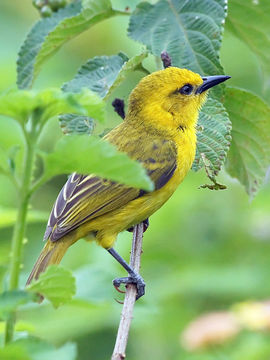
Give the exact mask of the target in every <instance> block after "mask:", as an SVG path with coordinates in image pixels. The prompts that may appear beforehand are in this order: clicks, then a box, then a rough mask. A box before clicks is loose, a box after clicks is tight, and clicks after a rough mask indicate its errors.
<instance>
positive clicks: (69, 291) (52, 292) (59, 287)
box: [27, 265, 76, 307]
mask: <svg viewBox="0 0 270 360" xmlns="http://www.w3.org/2000/svg"><path fill="white" fill-rule="evenodd" d="M27 291H30V292H34V293H38V294H41V295H43V296H44V297H45V298H46V299H48V300H50V302H51V303H52V304H53V306H55V307H57V306H59V305H61V304H64V303H66V302H68V301H70V300H71V298H72V296H73V295H74V294H75V291H76V289H75V279H74V277H73V276H72V273H71V271H69V270H66V269H64V268H63V267H60V266H56V265H51V266H49V267H48V268H47V270H46V271H45V272H44V273H42V274H41V275H40V276H39V278H38V279H37V280H35V281H33V282H32V283H31V284H30V285H29V286H28V287H27Z"/></svg>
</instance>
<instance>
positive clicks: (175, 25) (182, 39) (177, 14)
mask: <svg viewBox="0 0 270 360" xmlns="http://www.w3.org/2000/svg"><path fill="white" fill-rule="evenodd" d="M225 16H226V10H225V7H224V0H190V1H178V0H161V1H159V2H157V3H156V4H154V5H151V4H149V3H147V2H143V3H141V4H139V5H138V6H137V9H136V11H135V12H134V14H133V15H132V16H131V19H130V24H129V29H128V33H129V36H130V37H131V38H132V39H134V40H137V41H140V42H142V43H143V44H145V45H147V47H148V48H149V49H150V50H151V52H152V53H153V54H154V55H156V56H158V57H159V56H160V54H161V52H162V51H164V50H166V51H167V52H168V53H169V55H170V57H171V58H172V65H173V66H178V67H184V68H187V69H190V70H192V71H195V72H198V73H200V74H201V75H216V74H219V73H222V67H221V65H220V62H219V56H218V52H219V49H220V45H221V34H222V31H223V23H224V20H225Z"/></svg>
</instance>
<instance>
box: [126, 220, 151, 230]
mask: <svg viewBox="0 0 270 360" xmlns="http://www.w3.org/2000/svg"><path fill="white" fill-rule="evenodd" d="M148 227H149V219H148V218H147V219H145V220H143V232H145V231H146V230H147V229H148ZM133 230H134V226H131V227H130V228H128V229H127V231H129V232H133Z"/></svg>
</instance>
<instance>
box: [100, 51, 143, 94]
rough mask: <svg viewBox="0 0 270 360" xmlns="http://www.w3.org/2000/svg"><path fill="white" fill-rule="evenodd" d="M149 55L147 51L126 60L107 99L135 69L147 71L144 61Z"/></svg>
mask: <svg viewBox="0 0 270 360" xmlns="http://www.w3.org/2000/svg"><path fill="white" fill-rule="evenodd" d="M147 56H148V52H147V51H145V52H143V53H142V54H140V55H136V56H133V57H132V58H131V59H129V60H128V61H127V62H125V63H124V64H123V66H122V68H121V69H120V71H119V73H118V75H117V77H116V78H115V80H114V82H113V83H112V84H111V86H110V88H109V90H108V92H107V94H106V96H105V99H107V98H108V97H109V96H110V95H111V93H112V92H113V90H114V89H115V88H116V87H118V86H119V85H120V84H121V83H122V82H123V81H124V80H125V79H126V78H127V76H128V75H129V74H130V73H131V72H133V71H134V70H142V71H145V69H143V68H142V62H143V60H144V59H145V58H146V57H147Z"/></svg>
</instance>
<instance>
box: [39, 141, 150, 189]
mask: <svg viewBox="0 0 270 360" xmlns="http://www.w3.org/2000/svg"><path fill="white" fill-rule="evenodd" d="M44 163H45V176H46V177H48V178H50V177H52V176H54V175H58V174H62V173H72V172H74V171H76V172H78V173H80V174H95V175H97V176H100V177H103V178H107V179H110V180H114V181H117V182H120V183H122V184H126V185H129V186H134V187H138V188H142V189H144V190H152V189H153V184H152V182H151V180H150V179H149V177H148V176H147V175H146V171H145V169H144V168H143V167H142V166H141V164H139V163H138V162H136V161H134V160H132V159H130V158H129V157H128V155H127V154H125V153H121V152H118V151H117V150H116V148H115V147H114V146H113V145H111V144H110V143H109V142H107V141H104V140H101V139H100V138H96V137H94V136H91V137H89V136H87V135H73V136H63V137H62V138H61V139H60V140H59V142H58V143H57V144H56V148H55V151H54V152H52V153H49V154H44Z"/></svg>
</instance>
